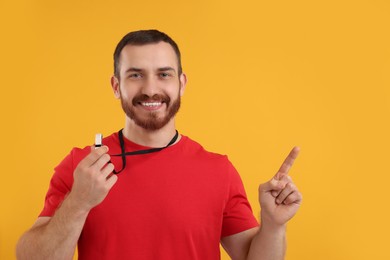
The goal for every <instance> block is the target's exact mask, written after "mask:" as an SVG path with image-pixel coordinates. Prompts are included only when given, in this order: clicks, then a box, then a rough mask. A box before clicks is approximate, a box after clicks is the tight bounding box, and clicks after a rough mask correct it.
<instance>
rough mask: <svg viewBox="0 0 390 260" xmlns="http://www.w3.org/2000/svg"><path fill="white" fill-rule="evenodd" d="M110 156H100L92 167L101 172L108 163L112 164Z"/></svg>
mask: <svg viewBox="0 0 390 260" xmlns="http://www.w3.org/2000/svg"><path fill="white" fill-rule="evenodd" d="M110 159H111V157H110V155H109V154H107V153H105V154H103V155H102V156H100V157H99V158H98V159H97V160H96V161H95V162H94V163H93V164H92V165H91V167H94V168H95V169H97V170H99V171H100V170H101V169H102V168H103V167H104V166H105V165H106V164H107V163H109V162H110Z"/></svg>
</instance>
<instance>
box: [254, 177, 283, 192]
mask: <svg viewBox="0 0 390 260" xmlns="http://www.w3.org/2000/svg"><path fill="white" fill-rule="evenodd" d="M283 187H284V185H283V184H282V183H281V182H280V181H278V180H275V179H274V178H272V179H271V180H270V181H268V182H266V183H263V184H261V185H260V186H259V192H273V191H276V192H277V193H278V194H279V192H280V191H281V190H282V189H283Z"/></svg>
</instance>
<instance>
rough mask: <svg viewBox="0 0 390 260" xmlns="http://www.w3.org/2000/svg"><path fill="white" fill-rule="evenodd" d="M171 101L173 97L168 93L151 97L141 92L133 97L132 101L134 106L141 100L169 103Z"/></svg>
mask: <svg viewBox="0 0 390 260" xmlns="http://www.w3.org/2000/svg"><path fill="white" fill-rule="evenodd" d="M170 101H171V99H170V98H169V97H168V96H167V95H161V94H154V95H153V96H152V97H149V96H148V95H145V94H139V95H136V96H135V97H134V98H133V100H132V103H133V105H134V106H136V105H137V104H139V103H141V102H161V103H166V104H167V105H168V104H169V102H170Z"/></svg>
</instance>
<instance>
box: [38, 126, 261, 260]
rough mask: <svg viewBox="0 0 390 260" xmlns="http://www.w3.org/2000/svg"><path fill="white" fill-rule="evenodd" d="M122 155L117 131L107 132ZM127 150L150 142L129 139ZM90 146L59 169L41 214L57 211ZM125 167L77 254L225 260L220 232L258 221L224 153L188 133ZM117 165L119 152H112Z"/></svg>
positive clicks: (93, 216) (76, 152)
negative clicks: (134, 141) (220, 244)
mask: <svg viewBox="0 0 390 260" xmlns="http://www.w3.org/2000/svg"><path fill="white" fill-rule="evenodd" d="M103 144H104V145H107V146H108V147H109V148H110V151H109V153H110V154H119V153H120V147H119V139H118V134H117V133H115V134H112V135H111V136H109V137H106V138H104V139H103ZM125 147H126V151H127V152H129V151H135V150H143V149H148V148H149V147H144V146H140V145H137V144H135V143H133V142H131V141H129V140H127V139H125ZM89 152H90V147H85V148H84V149H78V148H74V149H73V150H72V151H71V153H70V154H69V155H68V156H67V157H66V158H65V159H64V160H63V161H62V162H61V163H60V164H59V165H58V166H57V167H56V168H55V173H54V175H53V178H52V180H51V182H50V187H49V190H48V192H47V195H46V200H45V206H44V209H43V210H42V212H41V214H40V216H53V214H54V213H55V210H56V209H57V207H58V206H59V205H60V203H61V202H62V200H63V199H64V197H65V195H66V194H67V193H68V192H69V191H70V190H71V188H72V183H73V171H74V169H75V167H76V166H77V164H78V163H79V162H80V160H82V159H83V158H84V157H85V156H86V155H87V154H88V153H89ZM126 160H127V166H126V168H125V170H124V171H123V172H121V173H120V174H119V175H118V181H117V183H116V184H115V185H114V186H113V188H112V189H111V190H110V192H109V193H108V195H107V197H106V198H105V199H104V201H103V202H102V203H101V204H99V205H98V206H96V207H95V208H93V209H92V210H91V211H90V212H89V215H88V217H87V220H86V222H85V225H84V228H83V231H82V233H81V236H80V239H79V243H78V254H79V259H91V260H96V259H110V260H112V259H136V260H143V259H145V260H146V259H148V260H150V259H153V260H154V259H167V260H168V259H169V260H174V259H178V260H183V259H186V260H187V259H199V260H205V259H220V251H219V242H220V239H221V237H224V236H229V235H233V234H236V233H239V232H241V231H244V230H247V229H250V228H253V227H256V226H258V223H257V221H256V219H255V218H254V216H253V213H252V210H251V207H250V205H249V203H248V200H247V197H246V194H245V190H244V188H243V185H242V182H241V179H240V177H239V175H238V173H237V171H236V170H235V169H234V167H233V165H232V164H231V163H230V162H229V160H228V159H227V157H226V156H222V155H219V154H215V153H210V152H207V151H206V150H204V149H203V148H202V147H201V146H200V145H199V144H198V143H196V142H194V141H192V140H191V139H189V138H188V137H186V136H182V138H181V139H180V141H179V142H178V143H177V144H175V145H172V146H170V147H168V148H166V149H164V150H162V151H160V152H156V153H150V154H144V155H135V156H127V157H126ZM111 161H112V162H113V164H114V165H115V168H116V169H117V170H119V169H120V168H121V166H122V162H121V158H120V157H112V160H111Z"/></svg>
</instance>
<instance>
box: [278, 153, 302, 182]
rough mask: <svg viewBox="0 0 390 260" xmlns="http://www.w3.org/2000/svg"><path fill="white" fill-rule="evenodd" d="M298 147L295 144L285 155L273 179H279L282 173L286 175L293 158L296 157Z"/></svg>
mask: <svg viewBox="0 0 390 260" xmlns="http://www.w3.org/2000/svg"><path fill="white" fill-rule="evenodd" d="M299 151H300V148H299V147H298V146H295V147H294V148H293V149H292V150H291V151H290V153H289V154H288V155H287V157H286V159H285V160H284V162H283V164H282V166H280V168H279V170H278V172H277V173H276V175H275V179H277V180H279V179H280V178H281V177H282V176H283V175H287V174H288V172H289V171H290V168H291V167H292V166H293V164H294V161H295V159H296V158H297V157H298V154H299Z"/></svg>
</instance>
